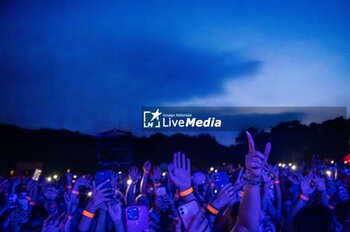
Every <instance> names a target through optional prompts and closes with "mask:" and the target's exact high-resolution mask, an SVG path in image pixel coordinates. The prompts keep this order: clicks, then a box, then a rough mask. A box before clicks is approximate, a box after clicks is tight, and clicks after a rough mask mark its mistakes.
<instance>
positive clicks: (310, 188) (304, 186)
mask: <svg viewBox="0 0 350 232" xmlns="http://www.w3.org/2000/svg"><path fill="white" fill-rule="evenodd" d="M311 182H312V175H311V174H309V175H307V176H305V177H304V178H303V179H301V182H300V190H301V193H302V194H303V195H304V196H306V197H310V196H311V195H312V194H313V193H314V192H315V190H316V188H317V185H316V184H312V183H311Z"/></svg>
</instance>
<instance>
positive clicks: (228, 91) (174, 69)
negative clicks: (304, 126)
mask: <svg viewBox="0 0 350 232" xmlns="http://www.w3.org/2000/svg"><path fill="white" fill-rule="evenodd" d="M349 10H350V7H349V3H347V1H330V0H329V1H283V3H282V2H281V1H264V2H263V3H262V2H261V1H220V2H219V1H216V2H214V1H191V2H189V1H141V2H140V1H124V2H121V1H104V2H103V4H101V2H100V3H98V2H96V1H51V0H49V1H47V0H46V1H35V3H33V2H27V1H13V0H11V1H1V3H0V45H1V46H0V99H1V100H0V109H1V112H0V123H10V124H16V125H20V126H24V127H29V128H41V127H48V128H67V129H71V130H80V131H82V132H87V133H93V132H96V131H104V130H108V129H110V128H113V127H114V128H120V129H126V130H132V131H133V132H134V133H137V134H138V133H140V131H139V128H140V117H139V116H140V110H141V106H147V105H148V106H150V105H151V106H155V105H163V106H169V105H173V106H176V105H188V106H349V104H350V91H349V90H350V89H349V86H350V79H349V74H350V68H349V60H350V43H349V41H350V27H349V23H348V22H350V14H348V12H349ZM281 120H283V119H281Z"/></svg>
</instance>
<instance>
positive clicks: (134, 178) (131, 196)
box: [125, 166, 140, 205]
mask: <svg viewBox="0 0 350 232" xmlns="http://www.w3.org/2000/svg"><path fill="white" fill-rule="evenodd" d="M139 175H140V173H139V169H138V168H137V167H136V166H133V167H131V168H130V169H129V178H130V179H131V184H129V185H128V187H127V189H126V193H125V198H126V199H125V200H126V202H127V204H128V205H134V204H135V187H136V184H137V182H138V181H139Z"/></svg>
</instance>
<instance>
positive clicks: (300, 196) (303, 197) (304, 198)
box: [299, 194, 310, 202]
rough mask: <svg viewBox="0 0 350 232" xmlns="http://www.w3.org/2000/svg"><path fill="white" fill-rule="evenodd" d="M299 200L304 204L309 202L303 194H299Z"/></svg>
mask: <svg viewBox="0 0 350 232" xmlns="http://www.w3.org/2000/svg"><path fill="white" fill-rule="evenodd" d="M299 198H300V199H302V200H303V201H305V202H308V201H309V200H310V198H308V197H307V196H304V195H303V194H300V195H299Z"/></svg>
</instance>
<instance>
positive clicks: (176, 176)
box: [0, 132, 350, 232]
mask: <svg viewBox="0 0 350 232" xmlns="http://www.w3.org/2000/svg"><path fill="white" fill-rule="evenodd" d="M247 139H248V144H249V148H247V150H248V153H247V154H246V158H245V164H244V165H243V166H240V165H238V164H237V165H232V164H225V165H222V166H216V167H212V168H208V169H207V170H196V169H195V168H193V167H192V166H191V160H190V158H189V157H186V155H185V154H184V153H181V152H176V153H175V154H174V156H173V161H172V162H171V163H170V164H169V165H167V167H165V166H164V165H162V166H161V167H159V166H157V165H153V166H152V164H151V162H150V161H146V162H145V163H144V165H143V167H142V169H139V168H138V167H136V166H133V167H130V169H129V170H128V172H121V171H119V170H101V171H99V172H97V173H96V174H87V173H86V174H81V175H78V176H76V175H74V174H73V173H72V172H70V171H67V173H65V174H64V175H61V176H60V177H57V176H55V177H49V176H45V175H41V176H40V178H39V179H38V176H37V177H36V178H33V177H32V175H26V176H23V177H20V178H19V177H18V176H17V175H16V174H15V173H12V175H11V176H3V177H1V179H0V194H1V201H0V223H1V227H0V228H1V231H45V232H51V231H52V232H56V231H57V232H58V231H66V232H70V231H98V232H99V231H101V232H102V231H118V232H121V231H128V232H138V231H140V232H141V231H196V232H197V231H198V232H204V231H235V232H241V231H242V232H243V231H244V232H246V231H249V232H250V231H252V232H253V231H267V232H269V231H271V232H274V231H305V232H306V231H317V232H322V231H350V208H349V198H348V193H349V187H350V181H349V180H350V179H349V178H348V177H349V167H348V164H344V163H339V164H337V162H334V161H332V162H328V161H324V160H320V159H319V158H318V157H317V156H316V155H315V156H314V157H313V159H312V162H311V163H309V164H305V163H304V164H300V165H298V166H295V165H288V164H287V165H286V164H276V165H272V164H271V163H269V162H268V156H269V153H270V150H271V144H270V143H267V144H266V146H265V148H264V151H263V152H260V151H259V150H258V149H257V148H256V147H255V145H254V140H253V138H252V137H251V135H250V134H249V132H247Z"/></svg>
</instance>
